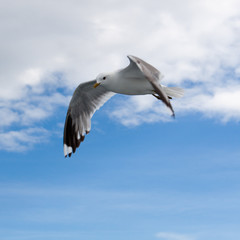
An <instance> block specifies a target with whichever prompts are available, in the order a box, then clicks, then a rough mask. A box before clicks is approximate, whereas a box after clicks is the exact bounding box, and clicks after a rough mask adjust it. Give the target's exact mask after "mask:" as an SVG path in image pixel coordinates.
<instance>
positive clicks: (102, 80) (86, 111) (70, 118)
mask: <svg viewBox="0 0 240 240" xmlns="http://www.w3.org/2000/svg"><path fill="white" fill-rule="evenodd" d="M127 57H128V59H129V60H130V64H129V65H128V66H127V67H126V68H124V69H120V70H117V71H114V72H111V73H100V74H99V75H98V76H97V77H96V79H95V80H92V81H88V82H84V83H81V84H80V85H79V86H78V87H77V88H76V90H75V91H74V93H73V96H72V99H71V101H70V104H69V107H68V111H67V116H66V120H65V126H64V134H63V150H64V156H65V157H67V156H69V157H71V155H72V153H75V151H76V149H77V148H78V147H79V145H80V143H81V142H83V140H84V138H85V135H86V134H88V133H89V132H90V129H91V118H92V116H93V114H94V113H95V112H96V110H98V109H99V108H100V107H101V106H102V105H103V104H104V103H105V102H106V101H108V100H109V99H110V98H111V97H112V96H113V95H115V94H116V93H119V94H125V95H145V94H152V95H153V96H154V97H156V98H157V99H159V100H161V101H162V102H163V103H164V104H165V105H166V106H167V107H168V108H169V109H170V111H171V112H172V116H173V117H175V113H174V110H173V108H172V105H171V103H170V99H172V97H182V96H183V93H184V90H183V89H181V88H178V87H166V86H164V85H162V84H161V83H160V81H161V80H162V78H163V75H162V74H161V73H160V71H158V70H157V69H156V68H155V67H153V66H152V65H150V64H149V63H147V62H145V61H143V60H142V59H140V58H138V57H134V56H132V55H129V56H127Z"/></svg>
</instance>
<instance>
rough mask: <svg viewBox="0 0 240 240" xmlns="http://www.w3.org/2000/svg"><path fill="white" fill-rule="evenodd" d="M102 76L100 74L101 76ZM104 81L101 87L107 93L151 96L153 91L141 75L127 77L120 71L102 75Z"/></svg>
mask: <svg viewBox="0 0 240 240" xmlns="http://www.w3.org/2000/svg"><path fill="white" fill-rule="evenodd" d="M101 75H102V74H101ZM103 75H104V76H106V79H105V80H104V81H102V82H101V85H102V86H103V87H104V88H105V89H107V90H108V91H111V92H115V93H120V94H126V95H145V94H153V93H154V89H153V87H152V85H151V84H150V82H149V81H148V80H147V79H146V78H145V77H144V76H143V75H140V74H139V75H131V74H130V75H128V74H123V72H122V71H116V72H112V73H105V74H104V73H103Z"/></svg>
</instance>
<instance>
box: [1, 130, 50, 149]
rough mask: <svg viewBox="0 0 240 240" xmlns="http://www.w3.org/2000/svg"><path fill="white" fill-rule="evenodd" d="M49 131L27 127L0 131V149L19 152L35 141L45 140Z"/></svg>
mask: <svg viewBox="0 0 240 240" xmlns="http://www.w3.org/2000/svg"><path fill="white" fill-rule="evenodd" d="M48 136H49V133H48V131H47V130H46V129H44V128H27V129H21V130H19V131H5V132H0V149H1V150H6V151H14V152H21V151H25V150H27V149H29V148H30V147H32V146H33V145H34V144H36V143H41V142H44V141H46V140H47V137H48Z"/></svg>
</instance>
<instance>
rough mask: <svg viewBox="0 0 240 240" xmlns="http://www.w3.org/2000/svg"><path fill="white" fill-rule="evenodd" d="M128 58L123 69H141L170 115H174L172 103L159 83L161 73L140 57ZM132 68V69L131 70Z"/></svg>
mask: <svg viewBox="0 0 240 240" xmlns="http://www.w3.org/2000/svg"><path fill="white" fill-rule="evenodd" d="M128 58H129V60H130V64H129V66H128V67H127V68H126V69H125V70H126V71H127V70H128V71H136V68H137V69H138V70H140V71H141V73H142V74H143V75H144V76H145V78H146V79H147V80H148V81H149V82H150V83H151V85H152V86H153V89H154V91H155V92H156V93H157V94H158V96H159V97H160V99H161V100H162V101H163V103H164V104H165V105H166V106H167V107H169V108H170V109H171V111H172V113H173V114H172V116H173V117H174V116H175V114H174V110H173V108H172V105H171V103H170V101H169V98H168V96H167V94H166V93H165V91H164V90H163V88H162V86H161V85H160V84H159V80H161V78H162V77H163V76H162V75H161V73H160V72H159V71H158V70H157V69H156V68H155V67H153V66H152V65H150V64H149V63H146V62H145V61H143V60H142V59H140V58H138V57H134V56H130V55H129V56H128ZM131 69H132V70H131Z"/></svg>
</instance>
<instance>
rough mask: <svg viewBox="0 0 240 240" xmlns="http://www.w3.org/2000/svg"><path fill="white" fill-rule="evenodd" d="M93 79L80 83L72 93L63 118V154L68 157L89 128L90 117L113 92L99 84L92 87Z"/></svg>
mask: <svg viewBox="0 0 240 240" xmlns="http://www.w3.org/2000/svg"><path fill="white" fill-rule="evenodd" d="M95 83H96V81H95V80H93V81H89V82H85V83H81V84H80V85H79V86H78V87H77V88H76V90H75V91H74V93H73V96H72V99H71V101H70V104H69V107H68V111H67V116H66V120H65V127H64V135H63V144H64V147H63V148H64V155H65V157H67V155H68V156H69V157H70V156H71V154H72V152H73V153H74V152H75V151H76V148H78V147H79V145H80V143H81V142H82V141H83V140H84V138H85V134H88V133H89V132H90V129H91V117H92V116H93V114H94V113H95V111H96V110H98V109H99V108H100V107H101V106H102V105H103V104H104V103H105V102H106V101H107V100H108V99H109V98H111V97H112V96H113V95H114V94H115V93H113V92H110V91H107V90H106V89H105V88H104V87H102V86H101V85H100V86H98V87H97V88H94V87H93V85H94V84H95Z"/></svg>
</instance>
